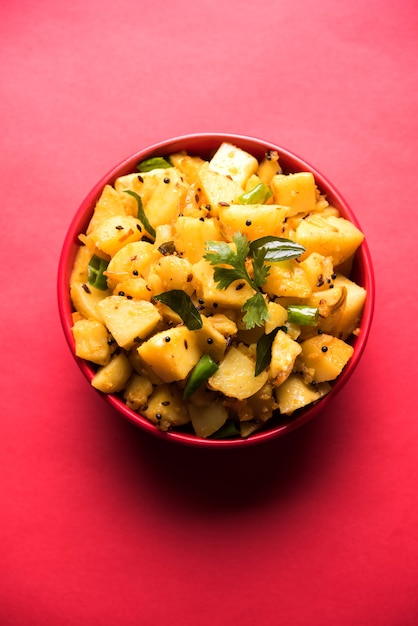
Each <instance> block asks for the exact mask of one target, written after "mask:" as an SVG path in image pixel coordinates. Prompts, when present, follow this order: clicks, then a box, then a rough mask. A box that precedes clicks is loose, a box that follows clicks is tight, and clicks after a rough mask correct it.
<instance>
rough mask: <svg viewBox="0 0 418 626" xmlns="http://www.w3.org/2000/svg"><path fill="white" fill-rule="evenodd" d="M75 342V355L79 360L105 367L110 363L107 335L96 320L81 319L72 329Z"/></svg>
mask: <svg viewBox="0 0 418 626" xmlns="http://www.w3.org/2000/svg"><path fill="white" fill-rule="evenodd" d="M71 330H72V333H73V337H74V341H75V353H76V355H77V356H78V357H80V359H86V360H87V361H91V362H92V363H97V365H106V364H107V363H109V361H110V356H111V354H110V347H109V343H108V340H109V333H108V331H107V328H106V327H105V326H104V325H103V324H102V323H101V322H98V321H97V320H93V319H83V320H79V321H77V322H76V323H75V324H74V326H73V327H72V329H71Z"/></svg>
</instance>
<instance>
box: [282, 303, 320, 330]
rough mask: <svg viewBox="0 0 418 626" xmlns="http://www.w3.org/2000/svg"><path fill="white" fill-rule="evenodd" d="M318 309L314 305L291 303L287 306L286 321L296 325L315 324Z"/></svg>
mask: <svg viewBox="0 0 418 626" xmlns="http://www.w3.org/2000/svg"><path fill="white" fill-rule="evenodd" d="M318 317H319V309H318V308H317V307H314V306H305V305H303V304H301V305H299V304H292V305H290V306H288V307H287V321H288V322H290V323H291V324H298V326H316V325H317V324H318Z"/></svg>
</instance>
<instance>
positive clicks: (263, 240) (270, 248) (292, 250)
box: [250, 235, 306, 263]
mask: <svg viewBox="0 0 418 626" xmlns="http://www.w3.org/2000/svg"><path fill="white" fill-rule="evenodd" d="M305 250H306V248H304V247H303V246H302V245H301V244H300V243H296V242H295V241H292V240H291V239H285V238H284V237H273V236H270V235H267V236H266V237H260V238H259V239H255V240H254V241H252V242H251V243H250V254H251V255H252V256H253V257H254V256H256V255H257V254H262V255H263V258H264V261H268V262H270V263H277V262H278V261H288V260H289V259H295V258H297V257H298V256H300V255H301V254H303V253H304V252H305Z"/></svg>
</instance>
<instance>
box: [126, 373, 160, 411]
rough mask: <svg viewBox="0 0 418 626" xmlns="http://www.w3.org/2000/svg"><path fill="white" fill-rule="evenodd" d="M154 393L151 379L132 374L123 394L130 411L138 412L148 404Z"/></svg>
mask: <svg viewBox="0 0 418 626" xmlns="http://www.w3.org/2000/svg"><path fill="white" fill-rule="evenodd" d="M152 391H153V386H152V383H151V381H150V380H149V378H147V377H146V376H141V375H140V374H136V373H134V374H132V376H131V377H130V379H129V382H128V383H127V385H126V387H125V391H124V392H123V397H124V399H125V400H126V404H127V406H128V407H129V408H130V409H133V410H134V411H137V410H138V409H140V408H142V407H144V406H145V405H146V404H147V401H148V397H149V396H150V395H151V393H152Z"/></svg>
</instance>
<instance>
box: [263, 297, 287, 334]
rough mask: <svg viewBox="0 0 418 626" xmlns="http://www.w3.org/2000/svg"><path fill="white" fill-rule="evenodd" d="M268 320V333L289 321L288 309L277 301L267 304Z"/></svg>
mask: <svg viewBox="0 0 418 626" xmlns="http://www.w3.org/2000/svg"><path fill="white" fill-rule="evenodd" d="M267 312H268V320H267V322H266V324H265V327H264V332H265V333H266V335H268V334H269V333H271V332H272V331H273V330H274V329H275V328H277V327H278V326H284V325H285V323H286V321H287V309H285V308H284V306H282V305H281V304H278V303H277V302H272V301H270V302H268V304H267Z"/></svg>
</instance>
